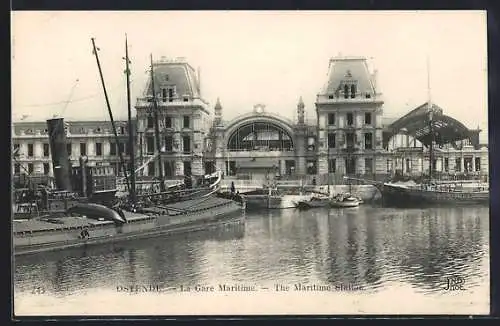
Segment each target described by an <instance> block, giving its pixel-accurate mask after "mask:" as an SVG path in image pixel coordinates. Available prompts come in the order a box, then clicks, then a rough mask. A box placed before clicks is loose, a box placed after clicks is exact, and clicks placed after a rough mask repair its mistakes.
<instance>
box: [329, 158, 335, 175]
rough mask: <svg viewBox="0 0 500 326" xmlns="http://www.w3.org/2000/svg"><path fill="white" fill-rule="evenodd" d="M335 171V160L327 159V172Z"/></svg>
mask: <svg viewBox="0 0 500 326" xmlns="http://www.w3.org/2000/svg"><path fill="white" fill-rule="evenodd" d="M336 171H337V160H336V159H334V158H332V159H330V160H328V173H335V172H336Z"/></svg>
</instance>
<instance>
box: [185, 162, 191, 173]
mask: <svg viewBox="0 0 500 326" xmlns="http://www.w3.org/2000/svg"><path fill="white" fill-rule="evenodd" d="M184 175H191V162H189V161H185V162H184Z"/></svg>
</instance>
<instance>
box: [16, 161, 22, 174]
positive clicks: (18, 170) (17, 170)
mask: <svg viewBox="0 0 500 326" xmlns="http://www.w3.org/2000/svg"><path fill="white" fill-rule="evenodd" d="M20 173H21V164H19V163H15V164H14V174H20Z"/></svg>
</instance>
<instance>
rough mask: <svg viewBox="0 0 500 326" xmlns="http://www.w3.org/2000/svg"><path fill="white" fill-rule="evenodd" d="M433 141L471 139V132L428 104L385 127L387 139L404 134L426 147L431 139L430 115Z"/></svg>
mask: <svg viewBox="0 0 500 326" xmlns="http://www.w3.org/2000/svg"><path fill="white" fill-rule="evenodd" d="M431 112H432V129H433V131H434V141H435V142H436V143H437V144H448V143H452V142H455V141H459V140H463V139H467V138H470V137H471V135H472V134H471V130H470V129H469V128H467V127H466V126H465V125H464V124H462V123H461V122H460V121H458V120H456V119H454V118H452V117H450V116H447V115H445V114H443V109H441V108H440V107H438V106H437V105H435V104H434V105H432V110H431V109H430V107H429V105H428V103H424V104H422V105H420V106H419V107H417V108H416V109H414V110H412V111H411V112H409V113H408V114H406V115H404V116H403V117H401V118H400V119H398V120H396V121H394V122H393V123H391V124H390V125H389V126H388V127H387V133H388V136H389V137H392V136H393V135H396V134H398V133H406V134H408V135H411V136H413V137H415V138H416V139H417V140H419V141H420V142H421V143H422V144H424V145H426V146H428V145H429V144H430V143H431V141H432V139H433V137H432V134H431V114H430V113H431Z"/></svg>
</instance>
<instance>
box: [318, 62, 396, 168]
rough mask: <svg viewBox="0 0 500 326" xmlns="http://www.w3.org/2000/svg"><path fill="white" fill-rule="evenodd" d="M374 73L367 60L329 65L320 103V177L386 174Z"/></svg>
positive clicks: (379, 106) (380, 113)
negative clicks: (369, 68)
mask: <svg viewBox="0 0 500 326" xmlns="http://www.w3.org/2000/svg"><path fill="white" fill-rule="evenodd" d="M376 86H377V84H376V72H375V73H374V74H371V73H370V72H369V70H368V66H367V63H366V59H365V58H359V57H336V58H332V59H331V60H330V67H329V71H328V79H327V81H326V83H325V86H324V87H323V89H322V91H321V93H320V94H318V96H317V98H316V115H317V119H318V120H317V130H318V146H317V159H318V173H319V174H320V175H325V174H329V173H330V174H334V175H335V174H340V175H368V176H372V175H377V174H385V173H387V171H386V167H385V154H386V150H385V149H384V147H383V144H382V131H383V125H382V113H383V112H382V106H383V104H384V101H383V100H382V98H381V93H380V92H379V90H378V89H377V87H376Z"/></svg>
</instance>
